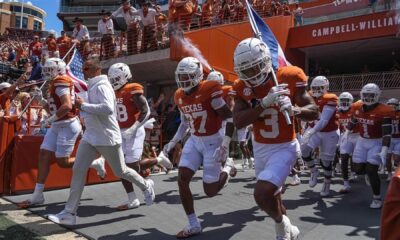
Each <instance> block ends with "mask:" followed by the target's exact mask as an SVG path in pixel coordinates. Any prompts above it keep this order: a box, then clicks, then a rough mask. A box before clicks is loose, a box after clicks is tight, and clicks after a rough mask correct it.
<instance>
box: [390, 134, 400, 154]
mask: <svg viewBox="0 0 400 240" xmlns="http://www.w3.org/2000/svg"><path fill="white" fill-rule="evenodd" d="M389 153H393V154H396V155H400V138H392V140H391V141H390V148H389Z"/></svg>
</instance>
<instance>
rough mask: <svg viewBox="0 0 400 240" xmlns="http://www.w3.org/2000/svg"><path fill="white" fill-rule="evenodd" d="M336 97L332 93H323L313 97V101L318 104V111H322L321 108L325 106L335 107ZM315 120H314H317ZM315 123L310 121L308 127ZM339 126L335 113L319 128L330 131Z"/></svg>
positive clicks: (322, 130)
mask: <svg viewBox="0 0 400 240" xmlns="http://www.w3.org/2000/svg"><path fill="white" fill-rule="evenodd" d="M338 100H339V99H338V97H337V96H336V95H335V94H333V93H325V94H324V95H322V96H321V97H319V98H314V101H315V103H316V104H317V106H318V109H319V112H320V113H322V110H323V109H324V107H325V106H331V107H336V106H337V103H338ZM317 121H318V120H316V121H315V122H317ZM314 125H315V123H314V122H311V123H310V127H314ZM338 128H339V122H338V119H337V116H336V115H333V116H332V117H331V118H330V119H329V122H328V124H327V125H326V126H325V127H324V128H323V129H321V131H320V132H332V131H335V130H337V129H338Z"/></svg>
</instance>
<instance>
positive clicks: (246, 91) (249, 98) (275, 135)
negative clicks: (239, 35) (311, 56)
mask: <svg viewBox="0 0 400 240" xmlns="http://www.w3.org/2000/svg"><path fill="white" fill-rule="evenodd" d="M276 76H277V78H278V82H279V83H280V84H281V83H286V84H288V89H289V90H290V95H289V97H290V99H291V100H292V103H293V104H295V103H294V102H293V101H294V96H295V95H296V92H297V89H298V88H304V87H306V86H307V76H306V75H305V74H304V72H303V70H301V69H300V68H298V67H295V66H289V67H282V68H280V69H279V70H278V72H277V74H276ZM273 86H274V82H273V80H272V79H269V80H268V81H266V82H264V83H263V84H261V85H260V86H257V87H255V88H250V87H248V86H247V85H246V84H245V82H244V81H241V80H237V81H236V82H235V84H234V86H233V90H234V93H235V96H236V98H239V99H242V100H244V101H245V102H247V103H248V104H249V107H255V106H256V105H258V104H259V102H260V101H261V100H262V98H264V97H265V96H267V94H268V92H269V90H270V89H271V88H272V87H273ZM293 122H294V118H292V123H293ZM253 134H254V138H255V140H256V141H257V142H258V143H265V144H276V143H285V142H290V141H292V140H294V139H295V138H296V133H295V127H294V124H292V125H291V126H288V125H287V124H286V120H285V116H284V115H283V113H281V112H280V110H279V107H278V106H276V105H274V106H271V107H270V108H267V109H265V110H264V112H263V113H262V114H261V115H260V117H259V118H258V119H257V121H255V122H254V123H253Z"/></svg>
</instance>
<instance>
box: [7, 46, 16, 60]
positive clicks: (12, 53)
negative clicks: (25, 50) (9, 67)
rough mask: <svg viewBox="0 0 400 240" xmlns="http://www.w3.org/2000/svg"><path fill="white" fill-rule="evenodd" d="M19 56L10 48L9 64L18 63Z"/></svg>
mask: <svg viewBox="0 0 400 240" xmlns="http://www.w3.org/2000/svg"><path fill="white" fill-rule="evenodd" d="M16 58H17V55H16V54H15V51H14V49H13V48H12V47H9V48H8V57H7V62H14V61H16Z"/></svg>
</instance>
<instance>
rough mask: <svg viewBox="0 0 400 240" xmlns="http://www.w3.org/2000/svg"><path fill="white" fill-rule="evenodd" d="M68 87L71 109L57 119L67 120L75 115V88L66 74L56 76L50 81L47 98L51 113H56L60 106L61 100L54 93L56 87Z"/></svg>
mask: <svg viewBox="0 0 400 240" xmlns="http://www.w3.org/2000/svg"><path fill="white" fill-rule="evenodd" d="M59 87H60V88H69V94H70V97H71V102H72V109H71V111H70V112H69V113H67V114H66V115H65V116H64V117H62V118H60V119H58V120H57V121H62V120H67V119H70V118H74V117H76V115H77V109H76V108H75V106H74V105H75V88H74V83H73V82H72V79H71V78H69V77H68V76H66V75H64V76H58V77H56V78H55V79H54V80H53V81H51V82H50V87H49V91H50V96H49V99H48V103H49V109H50V113H51V114H52V115H54V114H56V112H57V111H58V109H59V108H60V107H61V105H62V102H61V98H60V97H59V96H58V95H57V94H56V89H57V88H59Z"/></svg>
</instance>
